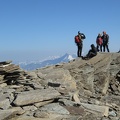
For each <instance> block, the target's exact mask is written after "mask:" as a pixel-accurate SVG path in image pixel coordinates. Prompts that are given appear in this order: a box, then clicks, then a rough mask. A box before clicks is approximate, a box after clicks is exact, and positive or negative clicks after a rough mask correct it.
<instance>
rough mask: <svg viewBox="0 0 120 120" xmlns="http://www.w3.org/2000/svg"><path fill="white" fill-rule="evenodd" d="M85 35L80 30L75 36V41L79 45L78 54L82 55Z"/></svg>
mask: <svg viewBox="0 0 120 120" xmlns="http://www.w3.org/2000/svg"><path fill="white" fill-rule="evenodd" d="M85 38H86V37H85V35H84V34H83V33H80V32H79V31H78V35H76V36H75V38H74V39H75V43H76V45H77V48H78V50H77V56H78V57H82V48H83V39H85Z"/></svg>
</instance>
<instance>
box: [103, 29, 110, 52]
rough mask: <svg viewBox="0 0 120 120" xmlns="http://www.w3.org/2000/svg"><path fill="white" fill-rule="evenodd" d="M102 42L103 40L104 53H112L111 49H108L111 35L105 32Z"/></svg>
mask: <svg viewBox="0 0 120 120" xmlns="http://www.w3.org/2000/svg"><path fill="white" fill-rule="evenodd" d="M102 40H103V52H105V49H107V51H108V52H110V51H109V48H108V44H109V35H108V34H106V32H105V31H103V36H102Z"/></svg>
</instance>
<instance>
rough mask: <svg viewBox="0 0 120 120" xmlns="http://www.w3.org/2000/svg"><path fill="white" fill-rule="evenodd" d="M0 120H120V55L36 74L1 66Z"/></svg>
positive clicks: (104, 55) (100, 56)
mask: <svg viewBox="0 0 120 120" xmlns="http://www.w3.org/2000/svg"><path fill="white" fill-rule="evenodd" d="M0 120H120V54H119V53H102V54H98V55H97V56H96V57H94V58H92V59H90V60H81V59H80V58H78V59H75V60H73V61H70V62H69V63H63V64H59V65H54V66H49V67H45V68H41V69H37V70H35V71H24V70H22V69H21V68H20V67H19V66H18V65H15V64H12V61H4V62H0Z"/></svg>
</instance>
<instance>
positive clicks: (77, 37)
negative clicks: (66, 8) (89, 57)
mask: <svg viewBox="0 0 120 120" xmlns="http://www.w3.org/2000/svg"><path fill="white" fill-rule="evenodd" d="M80 42H81V40H80V38H79V36H78V35H76V36H75V43H80Z"/></svg>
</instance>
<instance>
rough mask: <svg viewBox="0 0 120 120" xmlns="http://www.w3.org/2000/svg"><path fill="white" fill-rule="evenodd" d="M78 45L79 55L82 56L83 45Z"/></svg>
mask: <svg viewBox="0 0 120 120" xmlns="http://www.w3.org/2000/svg"><path fill="white" fill-rule="evenodd" d="M77 47H78V50H77V56H78V57H81V55H82V45H77Z"/></svg>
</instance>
